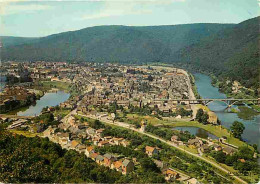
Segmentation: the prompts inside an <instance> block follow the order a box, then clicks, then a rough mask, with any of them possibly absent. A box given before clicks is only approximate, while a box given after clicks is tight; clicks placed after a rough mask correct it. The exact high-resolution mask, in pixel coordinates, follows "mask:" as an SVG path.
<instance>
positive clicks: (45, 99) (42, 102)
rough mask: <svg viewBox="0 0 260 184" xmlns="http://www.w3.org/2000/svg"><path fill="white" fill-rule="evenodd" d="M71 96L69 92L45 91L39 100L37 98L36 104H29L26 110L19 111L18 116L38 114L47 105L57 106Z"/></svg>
mask: <svg viewBox="0 0 260 184" xmlns="http://www.w3.org/2000/svg"><path fill="white" fill-rule="evenodd" d="M69 97H70V94H69V93H65V92H63V91H58V92H57V93H45V94H44V96H42V97H41V98H40V99H39V100H36V104H34V105H31V106H29V107H28V108H26V109H25V110H21V111H18V112H17V115H18V116H37V115H39V114H40V113H41V111H42V109H43V108H44V107H46V106H48V107H51V106H56V105H59V104H60V103H62V102H65V101H66V100H68V98H69Z"/></svg>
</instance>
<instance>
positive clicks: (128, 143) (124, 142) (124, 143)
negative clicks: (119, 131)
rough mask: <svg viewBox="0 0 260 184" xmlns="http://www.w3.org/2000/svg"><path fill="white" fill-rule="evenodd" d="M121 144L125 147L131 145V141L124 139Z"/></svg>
mask: <svg viewBox="0 0 260 184" xmlns="http://www.w3.org/2000/svg"><path fill="white" fill-rule="evenodd" d="M121 145H122V146H124V147H127V146H129V145H130V142H129V141H126V140H123V141H122V142H121Z"/></svg>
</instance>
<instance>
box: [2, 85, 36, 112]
mask: <svg viewBox="0 0 260 184" xmlns="http://www.w3.org/2000/svg"><path fill="white" fill-rule="evenodd" d="M35 100H36V95H35V93H34V92H31V91H29V90H27V89H26V88H24V87H22V86H6V87H5V88H4V89H3V91H1V92H0V109H1V112H2V111H3V112H5V111H7V110H9V109H12V108H16V107H20V105H26V104H28V103H30V102H33V101H35Z"/></svg>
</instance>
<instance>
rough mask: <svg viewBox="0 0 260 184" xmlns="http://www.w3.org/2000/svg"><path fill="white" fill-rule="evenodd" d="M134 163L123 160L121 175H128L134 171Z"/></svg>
mask: <svg viewBox="0 0 260 184" xmlns="http://www.w3.org/2000/svg"><path fill="white" fill-rule="evenodd" d="M134 166H135V165H134V163H133V162H132V161H131V160H128V159H125V160H124V161H123V163H122V173H123V174H128V173H130V172H132V171H133V170H134Z"/></svg>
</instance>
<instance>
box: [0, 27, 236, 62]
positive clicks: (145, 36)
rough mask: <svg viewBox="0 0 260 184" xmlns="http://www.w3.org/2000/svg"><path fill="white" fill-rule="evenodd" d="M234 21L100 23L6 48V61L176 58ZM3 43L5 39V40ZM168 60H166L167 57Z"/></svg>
mask: <svg viewBox="0 0 260 184" xmlns="http://www.w3.org/2000/svg"><path fill="white" fill-rule="evenodd" d="M228 27H233V25H231V24H188V25H174V26H148V27H131V26H97V27H90V28H85V29H82V30H78V31H70V32H65V33H60V34H54V35H50V36H47V37H42V38H39V39H36V40H33V42H34V43H25V44H22V45H21V44H19V45H14V44H13V46H9V47H8V46H6V47H4V48H3V53H2V59H4V60H30V61H31V60H47V61H53V60H62V61H98V62H114V61H117V62H133V63H134V62H135V63H140V62H152V61H161V59H162V58H164V57H163V56H169V57H168V58H167V61H173V60H174V58H173V57H170V56H174V55H175V53H176V52H177V51H178V50H179V49H181V48H183V47H186V46H189V45H191V44H194V43H197V42H199V41H200V39H202V38H204V37H206V36H209V35H212V34H213V33H216V32H218V31H219V30H222V29H225V28H228ZM3 45H7V44H5V40H3ZM165 61H166V60H165Z"/></svg>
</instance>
